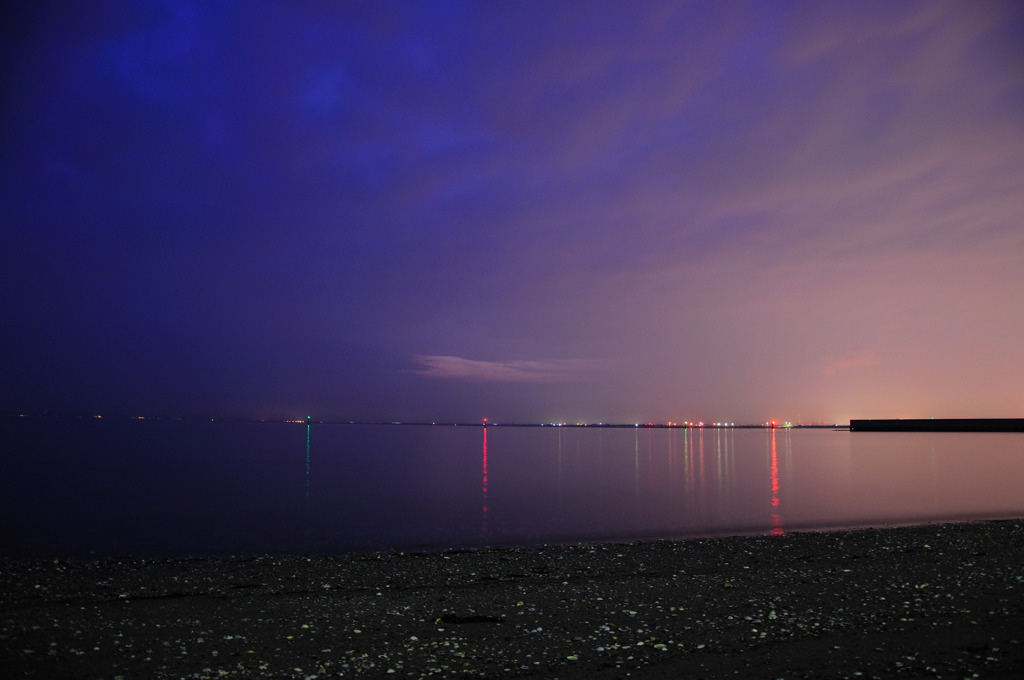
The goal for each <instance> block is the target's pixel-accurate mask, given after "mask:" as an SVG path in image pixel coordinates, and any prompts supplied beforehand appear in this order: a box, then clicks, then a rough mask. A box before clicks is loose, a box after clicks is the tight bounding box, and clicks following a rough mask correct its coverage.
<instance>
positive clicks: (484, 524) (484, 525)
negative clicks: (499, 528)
mask: <svg viewBox="0 0 1024 680" xmlns="http://www.w3.org/2000/svg"><path fill="white" fill-rule="evenodd" d="M486 423H487V419H486V418H484V428H483V429H484V463H483V483H482V488H483V496H484V503H483V507H482V510H481V515H482V517H481V519H480V531H482V532H483V533H485V534H486V533H487V425H486Z"/></svg>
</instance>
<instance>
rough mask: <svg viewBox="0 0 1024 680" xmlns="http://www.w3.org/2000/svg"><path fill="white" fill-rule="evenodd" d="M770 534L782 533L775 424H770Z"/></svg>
mask: <svg viewBox="0 0 1024 680" xmlns="http://www.w3.org/2000/svg"><path fill="white" fill-rule="evenodd" d="M771 474H772V508H775V510H774V511H773V512H772V534H774V535H776V536H778V535H780V534H782V533H783V531H782V517H780V516H779V513H778V507H779V456H778V453H777V451H776V449H775V423H774V422H773V423H772V468H771Z"/></svg>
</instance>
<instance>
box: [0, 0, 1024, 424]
mask: <svg viewBox="0 0 1024 680" xmlns="http://www.w3.org/2000/svg"><path fill="white" fill-rule="evenodd" d="M26 4H30V5H33V6H34V3H26ZM336 5H341V6H343V7H344V8H345V9H337V8H336ZM3 30H4V33H5V35H4V36H3V41H2V43H3V47H2V48H0V49H2V51H3V82H2V86H3V93H4V95H3V97H4V98H3V110H2V111H3V125H2V135H3V137H2V139H3V145H2V159H3V161H2V186H0V201H2V202H0V207H2V232H0V238H2V240H0V277H2V278H0V283H2V286H0V302H2V305H3V310H4V311H3V323H2V328H0V343H2V344H0V349H2V351H3V354H4V360H3V363H2V365H0V366H2V368H0V410H2V411H26V410H28V411H36V410H42V409H50V410H55V411H74V412H82V413H90V412H99V413H105V412H110V413H126V414H136V413H137V414H183V415H184V414H194V415H235V416H267V417H270V416H286V417H293V416H304V415H305V414H307V413H310V414H313V415H314V416H315V417H322V418H332V419H333V418H338V419H386V420H394V419H400V420H438V421H450V420H478V419H479V418H482V417H484V416H486V417H489V418H490V419H491V420H492V421H498V422H503V421H504V422H507V421H512V420H517V421H520V422H527V421H530V422H536V421H548V422H549V421H554V420H565V421H588V422H597V421H605V422H625V421H630V422H632V421H634V420H644V421H647V420H654V421H666V420H677V421H682V420H705V421H716V420H727V421H735V422H757V421H763V420H766V419H769V418H775V419H779V420H792V421H802V422H821V421H829V422H833V421H835V422H842V421H845V420H848V419H849V418H851V417H852V418H861V417H929V416H934V417H971V416H991V417H1021V416H1024V352H1022V346H1024V40H1022V36H1024V4H1022V3H1020V2H1005V3H999V2H957V3H944V2H932V1H928V2H880V3H870V2H851V3H838V2H836V3H832V2H825V3H822V2H807V3H786V2H765V3H751V4H747V3H738V2H707V3H702V2H694V3H682V4H678V3H663V2H607V3H600V2H591V1H588V2H547V1H545V2H518V1H516V2H511V1H509V2H464V3H459V2H450V3H434V2H409V3H390V2H377V1H373V2H365V3H330V2H280V3H275V2H194V3H187V2H180V3H175V2H163V3H160V2H152V3H150V2H95V3H93V2H89V3H67V4H56V3H46V4H45V8H41V9H34V10H29V11H27V12H25V13H23V15H22V16H21V17H17V18H11V19H10V20H9V21H8V22H7V25H6V26H5V28H4V29H3Z"/></svg>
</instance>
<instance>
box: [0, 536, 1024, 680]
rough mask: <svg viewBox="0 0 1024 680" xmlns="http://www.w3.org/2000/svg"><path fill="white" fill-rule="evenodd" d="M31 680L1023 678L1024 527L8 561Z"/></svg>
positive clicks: (10, 617) (17, 661)
mask: <svg viewBox="0 0 1024 680" xmlns="http://www.w3.org/2000/svg"><path fill="white" fill-rule="evenodd" d="M0 611H2V613H0V669H3V674H4V677H7V678H20V677H35V678H72V677H74V678H116V677H123V678H222V677H229V678H236V677H253V678H257V677H270V678H314V677H315V678H329V677H414V678H420V677H473V676H479V677H533V678H620V677H640V678H662V677H663V678H678V677H701V678H709V677H727V678H736V677H738V678H779V677H785V678H801V677H808V678H810V677H814V678H821V677H826V678H828V677H835V678H841V677H843V678H845V677H850V678H871V677H882V678H884V677H940V678H971V677H981V678H993V677H997V678H1000V677H1007V678H1009V677H1024V644H1022V642H1024V521H1020V520H1014V521H998V522H983V523H968V524H944V525H928V526H920V527H908V528H892V529H874V530H860V531H840V532H825V533H797V534H788V535H783V536H757V537H737V538H724V539H702V540H690V541H657V542H649V543H631V544H626V545H623V544H597V545H580V546H545V547H537V548H524V549H490V550H486V549H485V550H472V551H448V552H440V553H430V554H411V553H394V554H380V555H349V556H337V557H312V558H306V557H259V558H246V559H241V558H238V559H177V560H139V559H119V560H104V561H95V562H76V561H60V560H58V561H32V562H22V561H10V560H6V561H3V562H0Z"/></svg>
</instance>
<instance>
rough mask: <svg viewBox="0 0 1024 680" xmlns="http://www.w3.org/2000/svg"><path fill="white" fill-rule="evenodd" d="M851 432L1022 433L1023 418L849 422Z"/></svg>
mask: <svg viewBox="0 0 1024 680" xmlns="http://www.w3.org/2000/svg"><path fill="white" fill-rule="evenodd" d="M850 431H851V432H1024V418H927V419H925V418H921V419H913V418H911V419H906V420H904V419H899V418H896V419H879V420H851V421H850Z"/></svg>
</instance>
